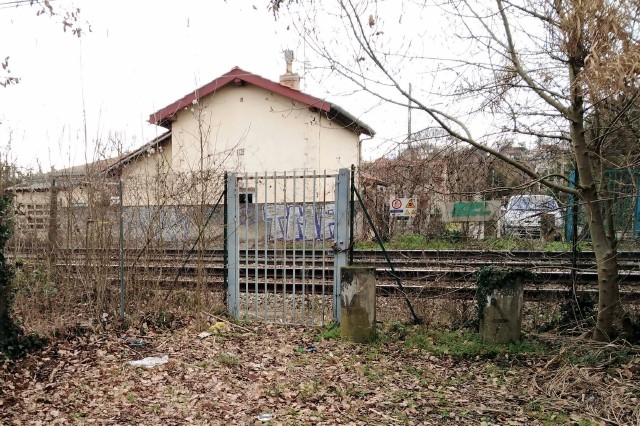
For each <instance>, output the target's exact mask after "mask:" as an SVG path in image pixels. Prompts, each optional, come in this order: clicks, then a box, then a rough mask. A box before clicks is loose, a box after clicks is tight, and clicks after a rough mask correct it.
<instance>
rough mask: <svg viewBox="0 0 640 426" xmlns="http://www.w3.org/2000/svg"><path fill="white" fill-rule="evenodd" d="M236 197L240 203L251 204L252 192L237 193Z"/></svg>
mask: <svg viewBox="0 0 640 426" xmlns="http://www.w3.org/2000/svg"><path fill="white" fill-rule="evenodd" d="M238 197H239V198H238V201H239V202H240V204H253V194H252V193H250V192H245V193H242V194H238Z"/></svg>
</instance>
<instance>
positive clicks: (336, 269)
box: [333, 169, 351, 323]
mask: <svg viewBox="0 0 640 426" xmlns="http://www.w3.org/2000/svg"><path fill="white" fill-rule="evenodd" d="M350 188H351V186H350V185H349V169H340V171H339V172H338V175H337V176H336V216H335V221H336V222H335V223H336V224H335V234H334V238H335V240H334V245H333V250H334V258H333V321H334V322H335V323H339V322H340V291H341V290H340V289H341V283H340V271H341V269H342V267H343V266H346V264H347V251H348V249H349V246H350V242H349V241H348V240H349V226H351V224H350V223H349V189H350Z"/></svg>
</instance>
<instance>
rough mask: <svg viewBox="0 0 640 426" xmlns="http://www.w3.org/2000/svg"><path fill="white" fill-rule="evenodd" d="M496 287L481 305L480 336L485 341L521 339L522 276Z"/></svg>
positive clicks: (496, 341)
mask: <svg viewBox="0 0 640 426" xmlns="http://www.w3.org/2000/svg"><path fill="white" fill-rule="evenodd" d="M509 280H510V282H508V283H505V285H503V286H501V287H500V288H495V289H493V290H492V291H491V293H490V294H488V295H487V297H486V300H485V301H484V304H483V305H481V306H479V311H480V337H481V338H482V341H483V342H484V343H511V342H517V341H518V340H520V333H521V329H522V303H523V290H524V284H523V279H522V277H513V278H510V279H509ZM478 302H480V301H478Z"/></svg>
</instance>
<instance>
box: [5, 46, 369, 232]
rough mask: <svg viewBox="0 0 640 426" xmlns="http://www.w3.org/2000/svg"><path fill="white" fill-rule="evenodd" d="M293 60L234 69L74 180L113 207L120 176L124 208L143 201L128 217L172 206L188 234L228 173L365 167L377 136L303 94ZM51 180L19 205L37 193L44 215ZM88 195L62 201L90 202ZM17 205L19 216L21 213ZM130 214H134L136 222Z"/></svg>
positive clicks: (150, 216)
mask: <svg viewBox="0 0 640 426" xmlns="http://www.w3.org/2000/svg"><path fill="white" fill-rule="evenodd" d="M287 59H288V60H287V65H286V72H285V74H283V75H282V76H280V81H279V82H274V81H271V80H269V79H266V78H264V77H261V76H259V75H256V74H253V73H250V72H248V71H245V70H242V69H241V68H238V67H235V68H233V69H231V70H230V71H229V72H227V73H225V74H223V75H221V76H219V77H218V78H216V79H214V80H213V81H211V82H209V83H207V84H205V85H204V86H202V87H199V88H198V89H196V90H194V91H193V92H190V93H188V94H187V95H185V96H184V97H182V98H181V99H178V100H176V101H175V102H173V103H171V104H169V105H167V106H166V107H164V108H162V109H160V110H158V111H156V112H154V113H152V114H151V115H150V117H149V122H150V123H152V124H155V125H158V126H159V127H161V128H163V132H162V133H161V134H160V135H159V136H158V137H156V138H154V139H153V140H151V141H149V142H148V143H146V144H144V145H143V146H141V147H140V148H138V149H136V150H134V151H133V152H131V153H128V154H125V155H122V156H120V157H118V158H116V159H112V161H107V162H104V167H103V168H101V169H100V170H99V171H98V172H97V173H94V174H93V175H92V177H91V178H89V177H88V178H87V179H82V178H80V179H78V178H76V179H75V180H74V181H75V182H82V185H85V186H86V185H91V184H92V183H93V182H100V185H101V186H102V189H101V190H100V194H101V196H100V197H101V199H104V200H107V201H109V200H110V201H111V204H115V203H118V204H119V194H118V186H117V185H114V183H115V182H122V187H123V194H122V203H123V205H124V207H125V208H131V209H132V208H138V210H137V214H136V215H134V214H131V213H129V216H130V219H131V220H130V221H129V222H130V223H132V222H135V221H138V222H140V223H141V225H139V226H138V225H136V226H135V227H136V229H143V228H145V226H146V227H148V226H150V223H151V222H152V221H154V220H155V219H157V217H158V215H157V214H155V213H154V212H157V211H159V210H161V209H164V211H165V212H166V211H171V213H169V214H168V217H169V218H168V219H166V217H167V215H166V214H165V215H164V216H163V217H165V220H168V221H169V222H174V223H176V222H180V223H181V225H180V226H179V228H180V229H181V231H180V233H182V234H185V235H187V234H192V232H191V231H187V230H186V228H189V227H190V224H196V225H197V224H198V223H199V222H202V216H203V214H205V213H206V209H207V208H210V206H211V205H213V204H214V203H215V202H216V200H217V199H218V196H219V194H220V193H221V191H220V190H221V188H222V179H223V176H224V172H225V171H227V172H228V171H231V172H236V173H240V174H245V173H246V174H249V175H255V174H264V173H273V172H274V171H295V172H297V173H299V174H303V173H311V172H314V171H315V172H324V171H327V172H334V171H337V170H338V169H339V168H343V167H350V166H351V165H355V166H359V165H360V149H361V136H363V135H364V136H369V137H370V136H373V134H374V131H373V130H372V129H371V128H370V127H369V126H367V125H366V124H364V123H363V122H361V121H360V120H359V119H357V118H356V117H354V116H353V115H351V114H349V113H348V112H347V111H345V110H344V109H342V108H341V107H339V106H338V105H335V104H333V103H331V102H328V101H326V100H324V99H320V98H317V97H314V96H312V95H309V94H306V93H304V92H302V91H300V90H299V84H300V77H299V76H298V74H296V73H293V72H292V68H291V67H292V66H291V60H292V56H288V58H287ZM96 177H97V178H96ZM52 179H53V176H52V175H50V176H48V177H47V182H45V183H42V182H40V183H39V184H38V185H37V187H36V186H33V187H31V186H30V185H21V186H16V187H14V188H13V192H14V194H15V197H16V205H18V206H19V205H32V204H34V203H32V202H27V200H29V199H31V198H33V195H34V194H33V193H34V192H36V191H37V192H38V198H39V199H40V200H42V203H38V213H39V214H40V213H43V212H45V210H46V207H43V206H42V204H45V201H46V200H48V199H51V197H49V196H47V195H46V193H47V190H48V187H49V186H50V185H51V183H52ZM67 188H69V186H65V187H64V188H62V187H60V188H59V190H60V191H65V190H67ZM244 190H245V192H246V194H245V197H246V198H247V199H250V198H251V199H253V200H254V201H255V202H260V201H259V198H260V195H259V194H255V193H254V194H252V193H251V190H252V189H251V188H245V189H244ZM80 193H81V194H88V193H91V191H87V190H86V189H85V190H83V191H80ZM57 198H58V200H62V199H65V197H63V196H61V195H59V196H58V197H57ZM76 198H77V197H76ZM85 198H86V199H82V200H76V199H74V201H73V202H72V203H66V204H64V207H66V208H69V209H70V208H73V207H74V206H87V205H90V204H92V200H90V199H89V197H85ZM103 204H104V203H103ZM107 204H108V203H107ZM194 206H200V207H201V209H200V211H201V214H200V216H201V218H200V219H197V218H194V217H192V215H190V214H187V213H184V211H186V210H189V209H191V210H194V209H193V207H194ZM89 207H91V206H89ZM131 209H130V210H131ZM179 209H182V210H183V212H182V213H180V212H178V210H179ZM185 209H186V210H185ZM41 210H42V212H41ZM17 212H18V215H19V214H20V213H19V212H20V210H19V209H18V210H17ZM203 212H205V213H203ZM40 216H45V215H44V214H40ZM85 216H91V214H86V215H85ZM134 216H135V217H137V218H138V219H136V220H133V219H132V218H133V217H134ZM179 218H181V219H179ZM87 220H90V219H87ZM39 221H40V222H41V225H42V226H39V227H38V229H39V230H42V231H44V232H46V230H45V229H44V228H46V226H45V224H46V223H48V221H47V219H46V218H44V217H43V218H41V220H40V219H39ZM135 234H136V235H138V234H139V233H135Z"/></svg>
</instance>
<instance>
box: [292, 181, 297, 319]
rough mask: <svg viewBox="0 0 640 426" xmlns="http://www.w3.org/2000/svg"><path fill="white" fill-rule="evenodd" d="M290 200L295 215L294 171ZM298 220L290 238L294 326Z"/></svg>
mask: <svg viewBox="0 0 640 426" xmlns="http://www.w3.org/2000/svg"><path fill="white" fill-rule="evenodd" d="M291 179H292V181H291V182H292V190H291V192H292V194H293V195H292V197H293V198H292V199H291V208H292V209H293V212H294V213H295V210H296V208H297V206H296V171H295V170H294V171H293V176H292V178H291ZM297 222H298V218H297V216H296V215H295V214H294V221H293V238H292V243H293V244H292V245H291V248H292V251H291V322H293V323H294V324H295V322H296V238H297V237H298V235H297V228H298V223H297Z"/></svg>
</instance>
